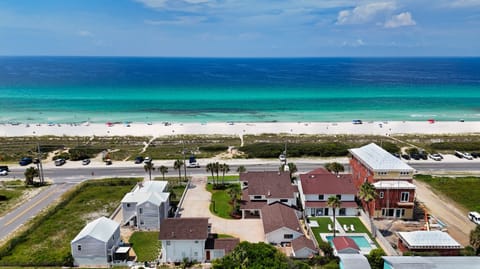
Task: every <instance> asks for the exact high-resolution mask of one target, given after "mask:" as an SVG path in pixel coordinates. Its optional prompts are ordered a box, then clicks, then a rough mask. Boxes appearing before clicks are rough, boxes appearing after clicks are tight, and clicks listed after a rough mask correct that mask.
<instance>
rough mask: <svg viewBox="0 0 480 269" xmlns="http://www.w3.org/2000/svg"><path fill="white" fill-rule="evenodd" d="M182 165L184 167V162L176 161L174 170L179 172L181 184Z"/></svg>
mask: <svg viewBox="0 0 480 269" xmlns="http://www.w3.org/2000/svg"><path fill="white" fill-rule="evenodd" d="M182 165H183V161H182V160H180V159H176V160H175V162H174V163H173V169H175V170H178V182H179V183H180V180H182Z"/></svg>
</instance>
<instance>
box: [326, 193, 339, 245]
mask: <svg viewBox="0 0 480 269" xmlns="http://www.w3.org/2000/svg"><path fill="white" fill-rule="evenodd" d="M327 205H328V206H329V207H331V208H332V211H333V226H334V227H333V237H335V235H336V229H335V226H336V225H335V223H336V219H335V213H336V211H337V208H339V207H340V205H342V202H341V201H340V199H339V198H338V196H336V195H332V196H329V197H328V200H327Z"/></svg>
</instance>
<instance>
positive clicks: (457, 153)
mask: <svg viewBox="0 0 480 269" xmlns="http://www.w3.org/2000/svg"><path fill="white" fill-rule="evenodd" d="M455 156H457V157H458V158H463V159H467V160H473V157H472V155H470V153H468V152H461V151H458V150H456V151H455Z"/></svg>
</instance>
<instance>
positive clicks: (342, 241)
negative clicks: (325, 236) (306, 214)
mask: <svg viewBox="0 0 480 269" xmlns="http://www.w3.org/2000/svg"><path fill="white" fill-rule="evenodd" d="M332 243H333V245H334V246H335V249H336V250H337V251H340V250H342V249H347V248H351V249H356V250H358V251H360V248H359V247H358V246H357V244H356V243H355V241H353V239H351V238H350V237H348V236H336V237H334V238H333V239H332Z"/></svg>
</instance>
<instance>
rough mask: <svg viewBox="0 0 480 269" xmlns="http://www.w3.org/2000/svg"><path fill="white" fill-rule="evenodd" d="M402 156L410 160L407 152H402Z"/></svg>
mask: <svg viewBox="0 0 480 269" xmlns="http://www.w3.org/2000/svg"><path fill="white" fill-rule="evenodd" d="M402 158H404V159H405V160H410V156H408V154H402Z"/></svg>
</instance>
